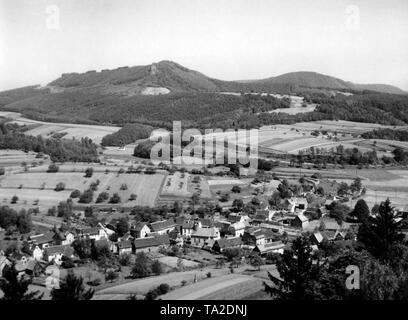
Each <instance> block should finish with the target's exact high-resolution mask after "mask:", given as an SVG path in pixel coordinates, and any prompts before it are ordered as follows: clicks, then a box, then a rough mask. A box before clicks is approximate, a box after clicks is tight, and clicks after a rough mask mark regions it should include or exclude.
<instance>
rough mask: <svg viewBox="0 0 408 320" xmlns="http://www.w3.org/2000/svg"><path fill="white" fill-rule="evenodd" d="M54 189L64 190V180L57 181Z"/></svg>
mask: <svg viewBox="0 0 408 320" xmlns="http://www.w3.org/2000/svg"><path fill="white" fill-rule="evenodd" d="M54 190H55V191H62V190H65V183H64V182H59V183H57V185H56V186H55V189H54Z"/></svg>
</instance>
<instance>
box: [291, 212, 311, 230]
mask: <svg viewBox="0 0 408 320" xmlns="http://www.w3.org/2000/svg"><path fill="white" fill-rule="evenodd" d="M308 224H309V219H308V218H307V217H306V216H305V215H304V214H303V213H299V214H298V215H297V216H296V217H295V219H293V221H292V226H293V227H295V228H300V229H304V228H305V227H306V226H307V225H308Z"/></svg>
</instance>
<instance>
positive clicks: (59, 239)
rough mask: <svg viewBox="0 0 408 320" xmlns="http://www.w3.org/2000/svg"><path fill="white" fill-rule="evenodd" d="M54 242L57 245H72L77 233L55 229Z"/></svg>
mask: <svg viewBox="0 0 408 320" xmlns="http://www.w3.org/2000/svg"><path fill="white" fill-rule="evenodd" d="M53 239H54V244H56V245H70V244H71V243H72V242H74V240H75V235H74V234H73V233H72V232H69V231H66V232H61V231H59V230H56V231H54V236H53Z"/></svg>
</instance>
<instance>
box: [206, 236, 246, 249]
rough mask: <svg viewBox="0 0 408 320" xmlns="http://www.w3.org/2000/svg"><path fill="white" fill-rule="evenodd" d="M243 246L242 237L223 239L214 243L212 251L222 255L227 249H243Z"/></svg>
mask: <svg viewBox="0 0 408 320" xmlns="http://www.w3.org/2000/svg"><path fill="white" fill-rule="evenodd" d="M243 245H244V243H243V242H242V239H241V237H229V238H221V239H218V240H215V241H214V245H213V246H212V249H213V250H214V251H217V252H221V253H222V252H223V251H224V250H225V249H230V248H241V247H242V246H243Z"/></svg>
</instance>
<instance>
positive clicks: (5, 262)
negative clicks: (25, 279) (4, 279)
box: [0, 255, 11, 277]
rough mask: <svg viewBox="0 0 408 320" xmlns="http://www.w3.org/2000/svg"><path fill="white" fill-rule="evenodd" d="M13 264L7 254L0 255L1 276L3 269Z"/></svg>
mask: <svg viewBox="0 0 408 320" xmlns="http://www.w3.org/2000/svg"><path fill="white" fill-rule="evenodd" d="M6 266H8V267H9V266H11V261H10V260H9V259H7V257H6V256H3V255H0V277H1V276H2V275H3V269H4V268H5V267H6Z"/></svg>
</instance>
